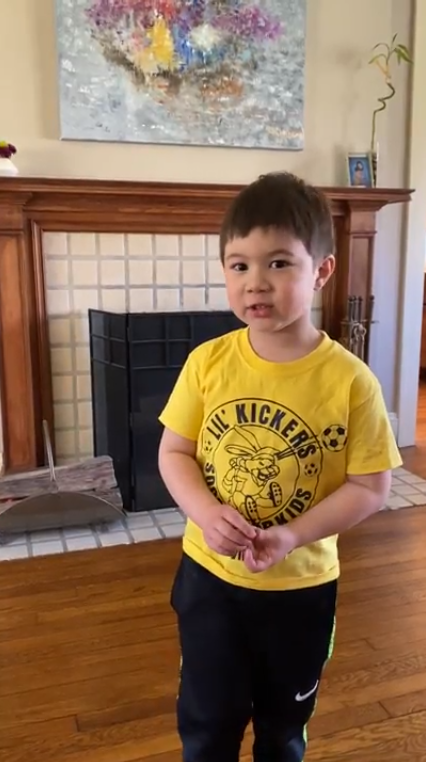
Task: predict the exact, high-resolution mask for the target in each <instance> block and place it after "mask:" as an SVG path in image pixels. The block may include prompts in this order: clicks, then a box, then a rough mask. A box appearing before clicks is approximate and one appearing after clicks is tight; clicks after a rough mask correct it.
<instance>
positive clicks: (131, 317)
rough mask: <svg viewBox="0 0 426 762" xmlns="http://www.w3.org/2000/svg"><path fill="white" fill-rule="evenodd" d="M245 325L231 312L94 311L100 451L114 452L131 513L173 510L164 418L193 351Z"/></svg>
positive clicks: (96, 446) (95, 400) (96, 435)
mask: <svg viewBox="0 0 426 762" xmlns="http://www.w3.org/2000/svg"><path fill="white" fill-rule="evenodd" d="M239 327H241V323H240V322H239V321H238V320H237V318H236V317H235V316H234V315H233V313H232V312H228V311H216V312H206V311H199V312H176V313H173V312H159V313H151V314H150V313H139V314H137V313H124V314H116V313H111V312H104V311H101V310H89V331H90V364H91V379H92V410H93V443H94V453H95V455H110V456H111V457H112V459H113V462H114V467H115V473H116V477H117V482H118V485H119V487H120V491H121V495H122V498H123V504H124V508H125V509H126V510H128V511H148V510H153V509H156V508H167V507H170V506H171V505H173V499H172V498H171V497H170V495H169V493H168V492H167V490H166V488H165V486H164V484H163V482H162V480H161V478H160V475H159V472H158V467H157V458H158V445H159V442H160V436H161V431H162V427H161V424H160V423H159V422H158V416H159V414H160V413H161V411H162V409H163V407H164V404H165V402H166V400H167V398H168V396H169V394H170V392H171V390H172V388H173V385H174V383H175V381H176V379H177V377H178V374H179V371H180V369H181V368H182V366H183V364H184V362H185V360H186V358H187V356H188V354H189V352H190V351H191V350H192V349H194V348H195V347H196V346H198V345H199V344H201V343H202V342H204V341H207V340H208V339H212V338H215V337H217V336H220V335H222V334H224V333H227V332H229V331H232V330H234V329H235V328H239Z"/></svg>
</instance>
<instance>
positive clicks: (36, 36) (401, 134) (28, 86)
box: [0, 0, 412, 410]
mask: <svg viewBox="0 0 426 762" xmlns="http://www.w3.org/2000/svg"><path fill="white" fill-rule="evenodd" d="M307 2H308V28H307V69H306V97H305V102H306V106H305V113H306V122H305V124H306V148H305V150H304V151H301V152H273V151H255V150H252V151H249V150H241V149H239V150H237V149H235V150H233V149H215V148H211V149H203V148H185V147H181V148H180V147H155V146H139V145H114V144H105V143H104V144H89V143H77V142H61V141H60V140H59V124H58V94H57V67H56V53H55V19H54V5H55V3H54V0H0V8H1V24H0V71H1V72H2V76H1V79H0V115H1V119H0V131H1V137H4V138H5V139H8V140H10V141H12V142H14V143H16V144H17V146H18V149H19V154H18V156H17V157H16V163H17V164H18V166H19V168H20V171H21V173H22V174H33V175H51V176H52V175H61V176H74V177H83V176H84V177H99V178H102V177H105V178H114V179H141V180H175V181H207V182H218V183H220V182H246V181H249V180H251V179H252V178H253V177H255V176H256V175H257V174H258V173H259V172H261V171H269V170H277V169H283V168H285V169H291V170H293V171H295V172H298V173H299V174H301V175H302V176H304V177H305V178H307V179H309V180H311V181H313V182H315V183H318V184H320V185H333V184H342V183H344V182H345V168H344V161H343V157H344V154H345V152H346V151H347V150H365V149H367V148H368V146H369V135H370V121H371V111H372V108H373V105H374V102H375V96H376V95H377V94H379V93H380V92H381V87H382V85H381V82H380V79H379V75H378V74H376V72H375V71H373V70H372V69H371V67H367V65H366V61H367V60H368V56H369V49H370V48H371V46H372V45H373V44H375V43H376V42H378V41H381V40H388V39H389V38H390V37H391V35H392V34H393V33H394V32H395V31H398V32H399V33H400V35H401V38H402V39H403V40H404V42H405V41H407V40H408V39H409V31H410V21H411V13H412V2H411V0H307ZM407 81H408V80H407V72H406V71H405V67H401V69H400V70H399V72H398V96H397V99H396V100H395V102H394V103H393V104H392V105H391V107H390V109H389V112H388V113H387V114H385V115H384V116H383V115H382V116H383V118H382V119H381V120H380V123H379V139H380V154H381V167H380V171H379V181H380V184H382V185H388V186H398V185H403V184H404V177H405V169H406V166H405V165H406V155H407V141H406V121H407V120H406V109H407V98H408V84H407ZM401 224H402V211H401V210H400V209H399V208H393V209H388V210H385V212H384V213H383V214H382V215H381V218H380V233H379V241H378V262H377V268H376V276H375V290H376V297H377V298H376V302H377V315H376V316H377V318H378V320H379V321H380V322H379V325H378V326H377V330H376V337H375V339H374V341H373V349H374V361H373V366H374V368H375V370H376V371H377V373H378V374H379V377H380V379H381V381H382V383H383V386H384V390H385V396H386V400H387V403H388V407H389V408H390V410H394V409H395V408H394V402H395V393H396V391H395V390H396V371H395V366H396V354H395V352H396V350H395V346H396V341H397V295H398V281H399V278H400V260H401V244H400V241H401Z"/></svg>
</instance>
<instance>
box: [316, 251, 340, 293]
mask: <svg viewBox="0 0 426 762" xmlns="http://www.w3.org/2000/svg"><path fill="white" fill-rule="evenodd" d="M335 267H336V259H335V257H334V256H333V254H330V255H329V256H328V257H325V259H323V260H322V261H321V262H320V264H319V265H318V267H317V277H316V280H315V286H314V289H315V291H321V289H322V288H324V286H325V284H326V283H327V281H328V280H329V279H330V278H331V276H332V275H333V273H334V270H335Z"/></svg>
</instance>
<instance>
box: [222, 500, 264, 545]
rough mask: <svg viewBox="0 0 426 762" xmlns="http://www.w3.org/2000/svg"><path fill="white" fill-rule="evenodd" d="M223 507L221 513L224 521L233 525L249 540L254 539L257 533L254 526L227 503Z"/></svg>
mask: <svg viewBox="0 0 426 762" xmlns="http://www.w3.org/2000/svg"><path fill="white" fill-rule="evenodd" d="M223 508H224V509H225V510H224V513H223V517H224V519H225V521H227V522H228V524H231V526H233V527H235V529H238V530H239V531H240V532H241V533H242V534H243V535H244V537H247V538H248V539H249V540H254V538H255V537H256V534H257V531H256V528H255V527H253V526H252V525H251V524H249V523H248V522H247V521H246V520H245V518H243V516H241V514H240V513H238V511H236V510H235V508H231V507H230V506H227V505H226V506H223Z"/></svg>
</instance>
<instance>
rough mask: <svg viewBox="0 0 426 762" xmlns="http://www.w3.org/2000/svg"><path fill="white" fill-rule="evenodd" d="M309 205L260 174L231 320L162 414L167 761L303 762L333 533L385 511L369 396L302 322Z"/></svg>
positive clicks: (327, 225) (243, 221)
mask: <svg viewBox="0 0 426 762" xmlns="http://www.w3.org/2000/svg"><path fill="white" fill-rule="evenodd" d="M333 251H334V241H333V222H332V218H331V214H330V211H329V207H328V205H327V201H326V199H325V197H324V196H323V194H322V193H321V192H320V191H318V190H316V189H315V188H313V187H311V186H309V185H306V184H305V183H304V182H303V181H302V180H300V179H298V178H296V177H294V176H292V175H290V174H287V173H283V174H271V175H266V176H262V177H260V178H259V179H258V180H257V181H256V182H254V183H252V184H251V185H249V186H248V187H246V188H245V189H244V190H243V191H242V192H241V193H240V194H239V196H238V197H237V198H236V199H235V201H234V202H233V203H232V204H231V207H230V209H229V211H228V213H227V214H226V216H225V219H224V222H223V226H222V231H221V237H220V256H221V260H222V264H223V269H224V275H225V281H226V288H227V293H228V298H229V302H230V306H231V309H232V310H233V311H234V313H235V314H236V315H237V316H238V318H240V319H241V320H242V321H243V322H244V323H245V324H246V327H245V328H243V329H242V330H238V331H235V332H232V333H230V334H228V335H225V336H221V337H219V338H217V339H214V340H212V341H208V342H206V343H205V344H203V345H201V346H199V347H198V348H197V349H195V350H194V351H193V352H192V353H191V355H190V356H189V358H188V360H187V362H186V364H185V366H184V368H183V370H182V372H181V374H180V377H179V379H178V381H177V383H176V386H175V388H174V390H173V392H172V394H171V396H170V399H169V401H168V403H167V405H166V407H165V410H164V411H163V413H162V415H161V421H162V423H163V425H164V427H165V429H164V432H163V437H162V441H161V445H160V453H159V467H160V471H161V474H162V477H163V479H164V482H165V484H166V485H167V488H168V489H169V491H170V493H171V495H172V496H173V498H174V500H176V503H177V504H178V505H179V506H180V507H181V508H182V510H183V511H184V512H185V513H186V515H187V517H188V523H187V528H186V533H185V536H184V541H183V557H182V561H181V564H180V567H179V570H178V572H177V576H176V579H175V582H174V586H173V591H172V605H173V608H174V609H175V611H176V613H177V617H178V623H179V635H180V643H181V650H182V666H181V680H180V689H179V697H178V728H179V733H180V736H181V740H182V744H183V760H184V762H237V760H238V757H239V751H240V745H241V741H242V737H243V734H244V731H245V729H246V727H247V725H248V723H249V722H250V720H252V721H253V729H254V735H255V741H254V747H253V758H254V760H255V762H302V760H303V758H304V755H305V747H306V733H305V727H306V724H307V722H308V720H309V718H310V716H311V714H312V712H313V710H314V705H315V702H316V696H317V692H318V687H319V682H320V678H321V673H322V671H323V667H324V665H325V663H326V661H327V659H328V657H329V655H330V652H331V646H332V640H333V632H334V618H335V606H336V588H337V579H338V576H339V561H338V554H337V536H338V535H339V533H341V532H343V531H345V530H346V529H349V528H350V527H352V526H354V525H355V524H358V523H359V522H360V521H362V520H363V519H365V518H367V517H368V516H370V515H371V514H373V513H375V512H376V511H378V510H379V509H380V508H381V506H383V504H384V503H385V501H386V499H387V496H388V493H389V488H390V483H391V469H392V468H394V467H396V466H398V465H399V464H400V463H401V459H400V456H399V453H398V449H397V447H396V444H395V440H394V437H393V434H392V430H391V428H390V425H389V422H388V417H387V414H386V408H385V405H384V402H383V399H382V394H381V390H380V387H379V383H378V381H377V380H376V378H375V377H374V376H373V374H372V373H371V371H370V370H369V368H368V367H367V366H366V365H365V364H364V363H362V362H361V361H360V360H359V359H357V358H356V357H355V356H353V355H352V354H350V353H349V352H348V351H346V350H345V349H344V348H343V347H342V346H341V345H340V344H339V343H337V342H335V341H332V340H331V339H330V338H329V337H328V336H327V335H326V334H325V333H323V332H322V331H318V330H317V329H316V328H315V326H314V325H313V324H312V320H311V307H312V301H313V297H314V294H315V292H316V291H319V290H320V289H321V288H323V286H324V285H325V283H326V282H327V281H328V279H329V278H330V276H331V275H332V273H333V269H334V257H333Z"/></svg>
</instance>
